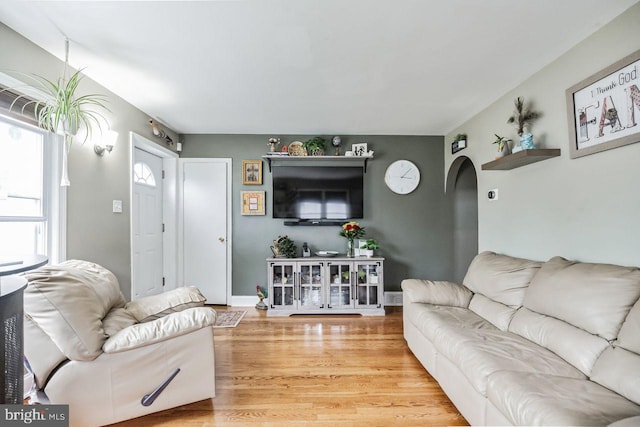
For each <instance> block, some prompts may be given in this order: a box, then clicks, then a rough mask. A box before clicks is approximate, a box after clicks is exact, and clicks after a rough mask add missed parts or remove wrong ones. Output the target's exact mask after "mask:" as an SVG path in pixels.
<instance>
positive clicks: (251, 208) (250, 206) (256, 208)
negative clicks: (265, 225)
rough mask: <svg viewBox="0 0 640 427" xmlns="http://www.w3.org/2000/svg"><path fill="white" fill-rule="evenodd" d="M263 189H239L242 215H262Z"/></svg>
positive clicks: (263, 211)
mask: <svg viewBox="0 0 640 427" xmlns="http://www.w3.org/2000/svg"><path fill="white" fill-rule="evenodd" d="M264 194H265V193H264V191H241V192H240V196H241V197H240V199H241V200H240V202H241V206H240V209H241V213H242V215H264V214H265V210H264Z"/></svg>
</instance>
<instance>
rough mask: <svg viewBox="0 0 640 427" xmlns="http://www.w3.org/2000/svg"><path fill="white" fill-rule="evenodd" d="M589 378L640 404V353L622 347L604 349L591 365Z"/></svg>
mask: <svg viewBox="0 0 640 427" xmlns="http://www.w3.org/2000/svg"><path fill="white" fill-rule="evenodd" d="M591 380H593V381H595V382H597V383H598V384H602V385H603V386H605V387H607V388H609V389H611V390H613V391H615V392H616V393H619V394H621V395H623V396H624V397H626V398H627V399H629V400H631V401H632V402H635V403H637V404H639V405H640V355H638V354H637V353H633V352H631V351H629V350H625V349H624V348H622V347H610V348H608V349H606V350H605V351H604V352H603V353H602V356H600V358H599V359H598V361H597V362H596V364H595V366H594V367H593V374H592V375H591Z"/></svg>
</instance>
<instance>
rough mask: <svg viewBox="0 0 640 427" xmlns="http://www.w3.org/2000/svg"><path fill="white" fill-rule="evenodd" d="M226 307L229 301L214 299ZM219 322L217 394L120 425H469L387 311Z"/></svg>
mask: <svg viewBox="0 0 640 427" xmlns="http://www.w3.org/2000/svg"><path fill="white" fill-rule="evenodd" d="M215 308H216V310H226V309H227V308H226V307H215ZM230 309H231V310H247V314H246V315H245V317H244V319H243V320H242V321H241V322H240V324H239V325H238V326H237V327H236V328H229V329H216V330H215V338H214V339H215V353H216V397H215V398H214V399H209V400H205V401H201V402H196V403H193V404H190V405H185V406H181V407H178V408H174V409H170V410H167V411H163V412H158V413H155V414H151V415H148V416H146V417H142V418H137V419H135V420H130V421H127V422H122V423H119V424H116V425H117V426H120V427H125V426H126V427H134V426H135V427H141V426H246V425H264V426H301V425H313V426H323V425H324V426H336V425H345V426H347V425H348V426H352V425H362V426H365V425H366V426H370V427H372V426H393V425H402V426H436V425H438V426H441V425H468V424H467V423H466V421H465V419H464V418H463V417H462V415H460V413H459V412H458V411H457V410H456V408H455V407H454V406H453V404H452V403H451V402H450V401H449V399H448V398H447V396H446V395H445V394H444V392H443V391H442V390H441V389H440V387H439V386H438V384H437V383H436V381H435V380H434V379H433V378H431V376H430V375H429V374H428V373H427V372H426V371H425V370H424V368H423V367H422V365H420V363H419V362H418V361H417V360H416V358H415V357H414V356H413V354H412V353H411V351H410V350H409V349H408V347H407V344H406V342H405V340H404V338H403V336H402V311H401V308H399V307H397V308H396V307H388V308H387V316H385V317H360V316H357V315H354V316H351V315H345V316H328V315H321V316H292V317H287V318H274V317H269V318H267V317H266V315H265V314H266V313H265V312H261V311H258V310H256V309H254V308H253V307H251V308H245V307H232V308H230Z"/></svg>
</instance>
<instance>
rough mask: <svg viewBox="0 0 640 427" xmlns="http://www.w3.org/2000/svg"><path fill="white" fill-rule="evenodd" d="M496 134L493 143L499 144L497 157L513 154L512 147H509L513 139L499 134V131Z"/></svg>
mask: <svg viewBox="0 0 640 427" xmlns="http://www.w3.org/2000/svg"><path fill="white" fill-rule="evenodd" d="M494 135H495V136H496V140H495V141H493V144H498V151H497V152H496V159H500V158H502V157H504V156H507V155H509V154H511V151H510V148H509V141H511V140H510V139H508V138H505V137H503V136H500V135H498V134H497V133H494Z"/></svg>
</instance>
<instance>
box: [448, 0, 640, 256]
mask: <svg viewBox="0 0 640 427" xmlns="http://www.w3.org/2000/svg"><path fill="white" fill-rule="evenodd" d="M639 23H640V4H636V5H635V6H633V7H631V8H630V9H629V10H628V11H627V12H625V13H624V14H622V15H621V16H620V17H618V18H616V19H615V20H614V21H612V22H611V23H609V24H608V25H606V26H605V27H603V28H602V29H601V30H599V31H598V32H596V33H595V34H593V35H592V36H591V37H589V38H587V39H585V40H584V41H582V42H581V43H580V44H578V45H577V46H575V47H574V48H573V49H571V50H570V51H568V52H567V53H566V54H565V55H563V56H562V57H560V58H559V59H558V60H556V61H555V62H553V63H551V64H549V65H548V66H546V67H545V68H543V69H542V70H541V71H539V72H537V73H536V74H535V75H533V76H532V77H531V78H530V79H528V80H527V81H525V82H524V83H522V84H521V85H520V86H518V87H517V88H515V89H514V90H512V91H511V92H509V93H507V94H506V95H505V96H503V97H501V98H500V99H498V100H497V101H496V102H495V103H494V104H493V105H491V106H490V107H488V108H487V109H486V110H484V111H483V112H481V113H480V114H478V115H477V116H475V117H473V118H472V119H471V120H469V121H467V122H466V123H464V124H463V125H461V126H460V127H458V128H456V129H453V130H452V131H451V133H449V134H448V135H447V136H446V139H445V147H446V148H445V157H444V163H445V170H448V169H449V167H450V165H451V164H452V162H453V160H454V159H455V157H457V156H461V155H464V156H468V157H470V158H471V159H472V161H473V163H474V165H475V168H476V170H477V172H478V194H479V200H478V201H479V206H478V210H479V212H478V217H479V247H480V250H494V251H498V252H504V253H508V254H511V255H515V256H522V257H528V258H532V259H538V260H546V259H548V258H550V257H552V256H554V255H560V256H564V257H567V258H573V259H578V260H583V261H599V262H610V263H616V264H623V265H636V266H637V265H640V244H639V241H640V240H639V238H640V221H638V213H639V212H640V191H638V183H639V182H640V167H638V160H640V144H632V145H627V146H625V147H621V148H617V149H614V150H609V151H605V152H601V153H597V154H593V155H590V156H586V157H582V158H579V159H575V160H572V159H570V158H569V140H568V134H569V133H568V129H569V123H568V119H567V114H566V101H565V90H566V89H567V88H569V87H571V86H572V85H574V84H576V83H578V82H580V81H581V80H583V79H585V78H587V77H589V76H590V75H592V74H594V73H596V72H597V71H599V70H601V69H603V68H605V67H606V66H608V65H610V64H612V63H614V62H615V61H617V60H619V59H621V58H623V57H624V56H626V55H628V54H630V53H632V52H634V51H636V50H638V49H640V25H639ZM531 61H532V63H535V58H531ZM529 65H531V64H522V66H524V67H526V66H529ZM517 96H524V97H525V99H526V100H531V101H534V103H535V106H536V109H537V110H539V111H541V112H542V113H543V116H542V117H541V118H540V119H539V120H538V121H537V122H535V123H534V125H533V127H532V132H533V134H534V138H535V140H536V141H537V144H539V146H540V148H560V149H561V150H562V155H561V157H560V158H555V159H551V160H546V161H543V162H540V163H536V164H532V165H529V166H525V167H522V168H519V169H514V170H512V171H482V170H481V165H482V164H483V163H486V162H489V161H491V160H493V159H494V152H495V145H492V144H491V142H492V141H493V140H494V139H495V137H494V136H493V134H494V133H498V134H499V135H507V136H510V137H512V138H513V139H514V140H516V139H517V135H516V132H515V129H514V128H513V127H512V126H510V125H508V124H506V119H507V118H508V117H509V116H510V115H511V112H512V110H513V100H514V99H515V98H516V97H517ZM457 133H466V134H467V135H468V144H469V147H468V148H467V149H465V150H463V151H461V152H459V153H458V154H456V156H452V155H451V152H450V151H448V149H447V148H449V147H450V143H451V141H453V138H454V136H455V135H456V134H457ZM492 188H498V189H499V190H500V191H499V200H498V201H496V202H489V201H488V199H487V197H486V194H487V191H488V190H490V189H492Z"/></svg>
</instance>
